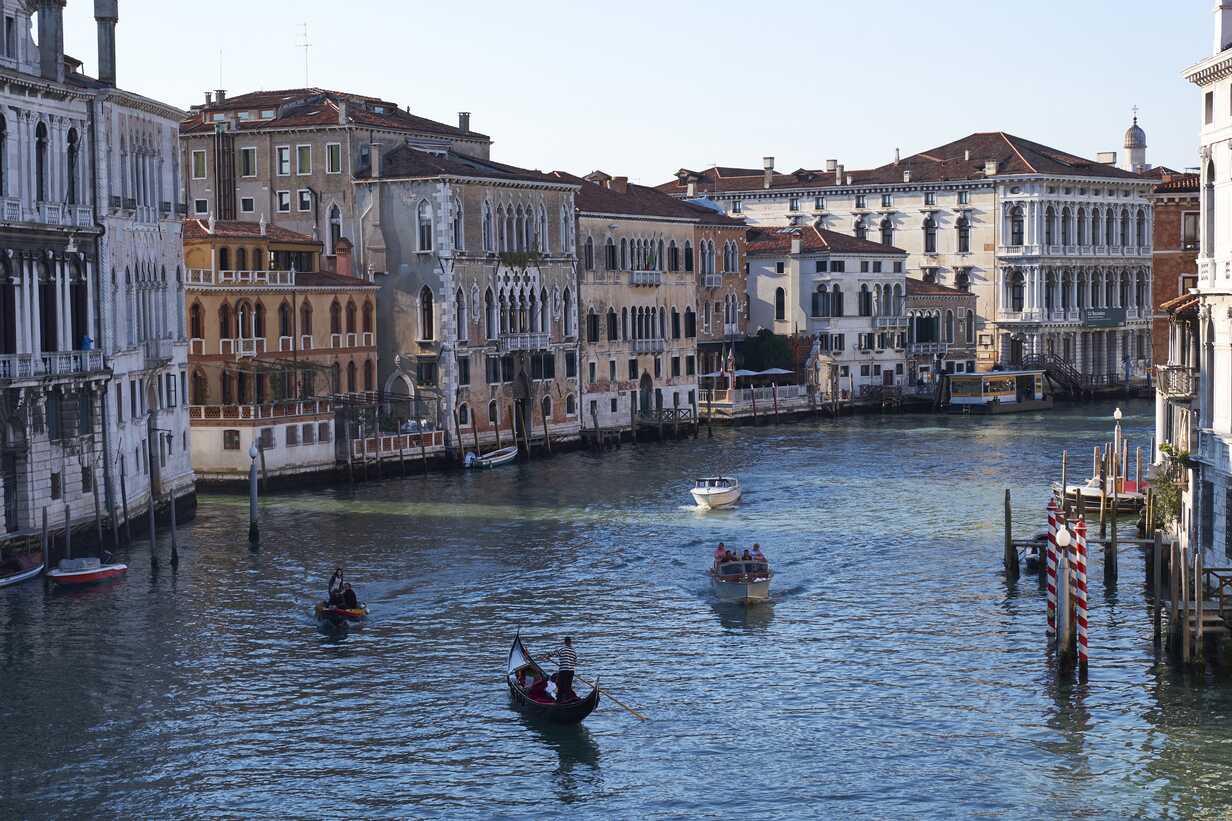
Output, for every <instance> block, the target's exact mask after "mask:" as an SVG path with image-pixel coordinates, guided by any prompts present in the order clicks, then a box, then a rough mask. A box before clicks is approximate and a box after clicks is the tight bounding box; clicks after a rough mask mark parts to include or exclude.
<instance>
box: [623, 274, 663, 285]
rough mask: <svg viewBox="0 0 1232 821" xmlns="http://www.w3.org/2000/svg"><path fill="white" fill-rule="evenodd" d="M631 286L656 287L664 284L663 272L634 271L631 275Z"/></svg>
mask: <svg viewBox="0 0 1232 821" xmlns="http://www.w3.org/2000/svg"><path fill="white" fill-rule="evenodd" d="M629 284H631V285H648V286H650V287H655V286H658V285H662V284H663V272H662V271H633V272H632V273H630V274H629Z"/></svg>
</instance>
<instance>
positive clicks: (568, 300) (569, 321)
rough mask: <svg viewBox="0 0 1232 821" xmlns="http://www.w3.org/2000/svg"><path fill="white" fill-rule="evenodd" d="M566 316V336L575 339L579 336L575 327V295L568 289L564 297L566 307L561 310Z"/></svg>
mask: <svg viewBox="0 0 1232 821" xmlns="http://www.w3.org/2000/svg"><path fill="white" fill-rule="evenodd" d="M561 310H562V312H563V313H564V316H565V336H566V337H570V338H571V337H573V336H576V335H577V329H576V328H574V327H573V314H574V311H575V308H574V305H573V293H572V292H571V291H570V290H569V289H568V288H566V289H565V296H564V306H563V308H562V309H561Z"/></svg>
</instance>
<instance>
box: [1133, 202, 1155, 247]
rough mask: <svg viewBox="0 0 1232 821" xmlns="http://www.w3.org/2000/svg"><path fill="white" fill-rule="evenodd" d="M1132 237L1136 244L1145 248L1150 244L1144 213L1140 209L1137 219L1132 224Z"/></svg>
mask: <svg viewBox="0 0 1232 821" xmlns="http://www.w3.org/2000/svg"><path fill="white" fill-rule="evenodd" d="M1134 236H1136V237H1137V239H1138V244H1139V245H1141V246H1144V247H1145V246H1147V245H1150V244H1151V238H1150V236H1148V235H1147V231H1146V212H1145V211H1143V210H1142V209H1141V208H1139V209H1138V217H1137V219H1136V220H1135V222H1134Z"/></svg>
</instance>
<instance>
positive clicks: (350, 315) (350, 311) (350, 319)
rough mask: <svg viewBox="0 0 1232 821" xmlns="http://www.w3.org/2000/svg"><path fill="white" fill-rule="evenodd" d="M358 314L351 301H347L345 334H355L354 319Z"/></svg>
mask: <svg viewBox="0 0 1232 821" xmlns="http://www.w3.org/2000/svg"><path fill="white" fill-rule="evenodd" d="M358 314H359V309H358V308H357V307H356V305H355V303H354V302H353V301H351V300H349V299H348V300H347V306H346V332H347V333H349V334H353V333H355V332H356V331H355V327H356V323H355V319H356V317H357V316H358Z"/></svg>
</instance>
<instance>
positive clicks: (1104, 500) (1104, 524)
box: [1099, 450, 1108, 541]
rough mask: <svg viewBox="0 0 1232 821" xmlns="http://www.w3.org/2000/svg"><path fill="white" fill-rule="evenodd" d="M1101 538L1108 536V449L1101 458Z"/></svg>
mask: <svg viewBox="0 0 1232 821" xmlns="http://www.w3.org/2000/svg"><path fill="white" fill-rule="evenodd" d="M1099 538H1100V541H1103V540H1104V539H1106V538H1108V451H1106V450H1104V451H1101V452H1100V459H1099Z"/></svg>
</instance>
